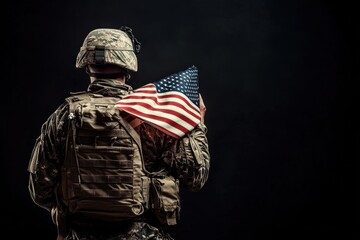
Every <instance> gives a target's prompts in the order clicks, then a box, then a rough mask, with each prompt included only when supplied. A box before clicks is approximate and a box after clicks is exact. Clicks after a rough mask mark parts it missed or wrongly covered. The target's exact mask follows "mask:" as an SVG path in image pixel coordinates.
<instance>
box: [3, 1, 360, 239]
mask: <svg viewBox="0 0 360 240" xmlns="http://www.w3.org/2000/svg"><path fill="white" fill-rule="evenodd" d="M2 9H3V11H2V13H3V14H2V18H5V21H3V23H4V22H5V24H6V26H5V28H4V29H3V30H5V31H3V34H2V37H1V38H2V40H3V41H5V43H3V44H4V45H3V46H2V66H3V68H2V73H3V76H2V83H3V86H2V93H3V97H5V102H4V101H3V108H2V114H1V116H2V117H1V126H2V135H3V137H2V144H1V148H2V150H1V153H2V162H3V164H2V174H1V179H2V180H1V183H2V185H4V187H2V189H3V191H2V194H1V198H2V202H3V204H2V205H1V206H2V213H3V214H2V218H3V220H4V221H5V225H3V227H2V228H3V229H4V230H5V231H4V235H6V234H10V235H14V236H18V235H27V236H28V237H29V238H31V239H32V238H34V239H39V240H40V239H44V240H49V239H55V235H56V228H55V226H54V225H53V224H52V223H51V220H50V216H49V214H48V213H47V212H46V211H45V210H43V209H41V208H40V207H38V206H37V205H35V204H34V203H33V202H32V201H31V199H30V196H29V193H28V190H27V182H28V173H27V164H28V161H29V157H30V154H31V150H32V147H33V144H34V142H35V139H36V137H37V136H38V135H39V133H40V127H41V124H42V123H43V122H44V121H45V120H46V118H47V117H48V115H50V114H51V113H52V112H53V111H54V110H55V109H56V107H57V106H58V105H59V104H61V103H62V102H63V100H64V98H65V97H66V96H67V94H68V93H69V92H70V91H79V90H82V89H84V88H86V87H87V85H88V83H89V81H88V76H87V75H86V74H85V73H84V71H83V70H79V69H76V68H75V58H76V55H77V53H78V50H79V47H80V46H81V44H82V41H83V40H84V38H85V36H86V34H87V33H88V32H89V31H90V30H92V29H94V28H98V27H111V28H116V27H119V26H121V25H127V26H130V27H132V28H133V31H134V34H135V36H136V37H137V39H138V40H139V41H140V42H141V43H142V49H141V53H140V54H139V55H138V60H139V72H138V73H136V74H133V75H132V78H131V80H130V82H129V84H131V85H132V86H133V87H134V88H136V87H139V86H142V85H144V84H146V83H149V82H152V81H155V80H158V79H160V78H162V77H165V76H168V75H169V74H172V73H174V72H177V71H180V70H184V69H186V68H187V67H189V66H191V65H195V66H197V67H198V69H199V81H200V92H201V93H202V95H203V98H204V101H205V104H206V106H207V109H208V111H207V114H206V124H207V126H208V128H209V131H208V139H209V144H210V152H211V157H212V158H211V171H210V176H209V180H208V182H207V184H206V185H205V186H204V188H203V189H202V190H201V191H200V192H198V193H189V192H185V191H183V192H182V215H181V221H180V223H179V224H178V225H177V226H176V227H175V228H174V229H173V230H172V231H173V235H174V237H175V238H176V239H178V240H180V239H189V240H190V239H242V240H253V239H274V240H275V239H288V240H292V239H329V238H333V239H354V238H356V237H350V236H351V234H352V233H355V234H357V235H358V232H357V233H356V232H355V230H356V228H355V227H356V225H358V223H359V218H358V214H359V212H358V208H357V207H358V200H357V197H358V195H357V194H358V190H357V189H358V187H356V190H355V188H354V186H355V185H354V184H355V177H354V176H355V173H359V172H358V168H356V167H355V165H354V164H353V163H354V161H353V160H354V158H355V156H354V155H353V153H354V152H355V150H356V151H358V148H356V145H355V144H357V143H358V141H355V139H354V140H353V138H352V136H355V135H354V134H355V133H357V134H358V129H357V128H355V127H354V126H353V124H354V123H355V120H354V118H352V115H351V111H353V110H356V111H358V107H356V108H352V107H351V106H352V104H353V102H354V99H353V94H354V93H355V91H357V89H356V88H355V87H353V86H352V85H350V82H351V81H352V80H359V78H358V74H357V71H358V66H357V65H356V64H355V62H356V61H357V60H359V51H358V49H359V46H358V44H359V38H358V34H359V21H358V20H359V17H358V16H357V15H356V14H358V13H357V12H356V8H355V7H354V5H351V4H350V3H349V2H346V1H320V0H313V1H307V0H305V1H301V0H295V1H286V0H274V1H266V0H237V1H235V0H233V1H231V0H222V1H199V0H194V1H109V0H102V1H89V0H88V1H81V2H80V1H70V2H67V1H50V0H49V1H11V2H8V3H6V4H3V6H2ZM349 135H350V136H349ZM357 139H358V138H357ZM355 204H356V205H355ZM15 238H17V237H15Z"/></svg>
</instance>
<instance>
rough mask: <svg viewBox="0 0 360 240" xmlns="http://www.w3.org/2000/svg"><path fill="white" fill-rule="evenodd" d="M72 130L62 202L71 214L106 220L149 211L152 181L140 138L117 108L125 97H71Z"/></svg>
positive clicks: (62, 180)
mask: <svg viewBox="0 0 360 240" xmlns="http://www.w3.org/2000/svg"><path fill="white" fill-rule="evenodd" d="M66 100H67V102H68V103H69V119H70V124H69V131H68V137H67V149H66V157H65V160H64V164H63V167H62V175H61V194H62V196H61V199H62V201H63V204H65V205H66V207H67V209H68V211H69V213H70V214H76V213H78V214H81V215H83V216H87V217H90V218H96V219H99V220H105V221H120V220H125V219H130V218H135V217H138V216H140V215H141V214H142V213H143V212H144V211H145V210H146V209H147V208H148V207H149V189H150V181H151V180H150V178H149V177H148V174H147V171H146V170H145V167H144V160H143V157H142V151H141V142H140V138H139V135H138V134H137V133H136V132H135V130H134V129H133V128H132V127H131V126H130V125H129V124H128V123H127V122H126V121H124V120H123V119H122V118H121V116H120V112H119V110H118V109H116V108H114V104H115V102H116V101H118V100H119V98H116V97H104V96H102V95H101V96H99V95H96V94H91V93H81V94H78V95H73V96H70V97H68V98H67V99H66Z"/></svg>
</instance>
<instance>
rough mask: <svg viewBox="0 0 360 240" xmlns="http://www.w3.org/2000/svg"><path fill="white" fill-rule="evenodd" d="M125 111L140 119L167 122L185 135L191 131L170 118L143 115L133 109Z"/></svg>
mask: <svg viewBox="0 0 360 240" xmlns="http://www.w3.org/2000/svg"><path fill="white" fill-rule="evenodd" d="M123 110H125V111H127V112H129V113H132V114H135V115H137V116H139V117H140V118H141V117H147V118H151V119H155V120H158V121H161V122H165V123H167V124H169V125H171V126H172V127H174V128H177V129H178V130H180V131H182V132H183V133H187V132H188V131H189V130H188V129H186V128H185V127H184V126H182V125H180V124H179V123H177V122H175V121H173V120H171V119H169V118H163V117H159V116H156V115H154V114H147V113H143V112H140V111H138V110H136V109H133V108H131V107H123Z"/></svg>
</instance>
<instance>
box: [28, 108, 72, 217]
mask: <svg viewBox="0 0 360 240" xmlns="http://www.w3.org/2000/svg"><path fill="white" fill-rule="evenodd" d="M67 106H68V105H67V104H66V103H64V104H62V105H61V106H60V107H59V108H58V109H57V110H56V111H55V112H54V113H53V114H52V115H50V117H49V118H48V119H47V121H46V122H45V123H44V124H43V125H42V127H41V133H40V136H39V137H38V138H37V139H36V141H35V145H34V148H33V151H32V153H31V157H30V161H29V166H28V171H29V185H28V187H29V192H30V196H31V198H32V200H33V201H34V202H35V203H36V204H37V205H39V206H40V207H43V208H45V209H47V210H49V211H50V210H51V208H52V207H53V206H55V205H56V196H55V190H56V187H57V186H58V180H59V173H60V166H61V163H62V160H63V156H64V151H63V147H64V145H63V144H62V143H63V142H64V138H65V137H66V136H64V134H65V131H64V129H65V128H66V126H65V125H66V123H67V121H66V120H67V115H68V114H67V113H68V108H67Z"/></svg>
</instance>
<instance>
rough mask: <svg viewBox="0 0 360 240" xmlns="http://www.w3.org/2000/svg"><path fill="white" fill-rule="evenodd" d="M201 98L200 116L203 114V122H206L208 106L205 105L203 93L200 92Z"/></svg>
mask: <svg viewBox="0 0 360 240" xmlns="http://www.w3.org/2000/svg"><path fill="white" fill-rule="evenodd" d="M199 100H200V116H201V122H205V112H206V106H205V103H204V100H203V98H202V97H201V94H199Z"/></svg>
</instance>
